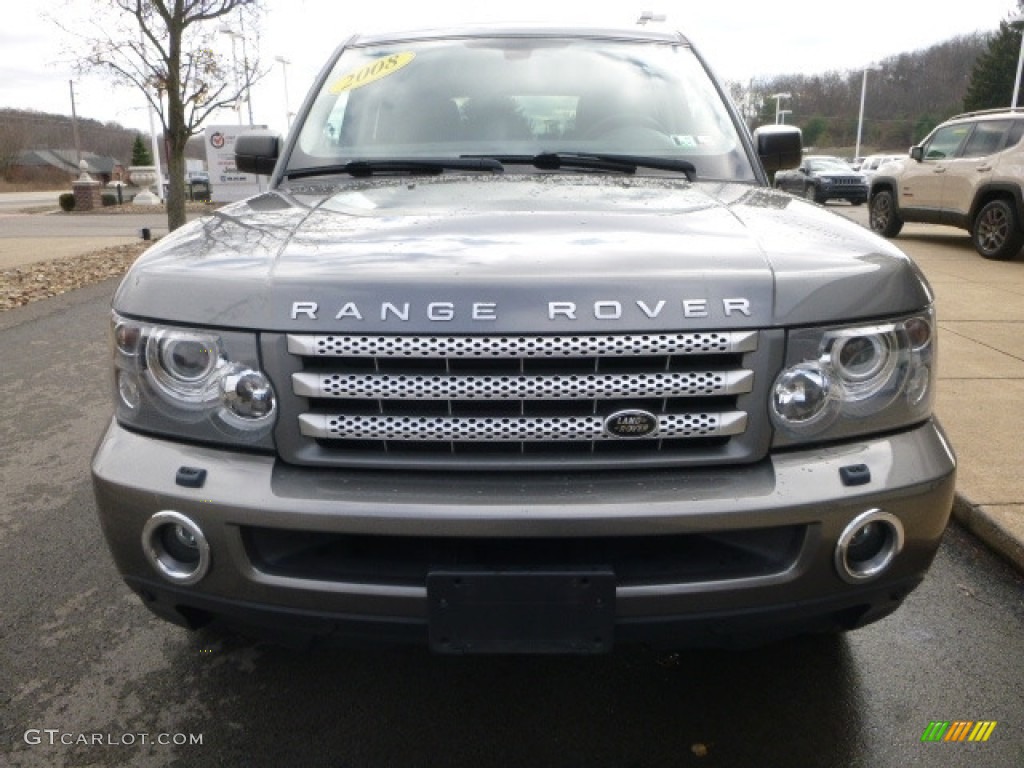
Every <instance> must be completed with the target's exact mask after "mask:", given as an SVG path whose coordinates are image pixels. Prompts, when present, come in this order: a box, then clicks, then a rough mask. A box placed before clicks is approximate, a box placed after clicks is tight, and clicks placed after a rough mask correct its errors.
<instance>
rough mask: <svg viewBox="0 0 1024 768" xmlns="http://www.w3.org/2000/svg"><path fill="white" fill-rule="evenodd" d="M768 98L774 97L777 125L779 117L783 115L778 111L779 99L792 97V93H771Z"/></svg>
mask: <svg viewBox="0 0 1024 768" xmlns="http://www.w3.org/2000/svg"><path fill="white" fill-rule="evenodd" d="M768 98H769V99H775V124H776V125H778V124H779V118H780V117H783V115H782V113H781V112H780V111H779V101H780V100H782V99H789V98H792V94H790V93H773V94H772V95H771V96H769V97H768ZM788 111H789V112H792V110H788Z"/></svg>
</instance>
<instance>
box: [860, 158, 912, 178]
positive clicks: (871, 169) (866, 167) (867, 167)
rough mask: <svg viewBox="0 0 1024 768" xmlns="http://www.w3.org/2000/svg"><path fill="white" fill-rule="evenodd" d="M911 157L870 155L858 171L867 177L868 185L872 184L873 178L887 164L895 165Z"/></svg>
mask: <svg viewBox="0 0 1024 768" xmlns="http://www.w3.org/2000/svg"><path fill="white" fill-rule="evenodd" d="M908 157H909V155H906V154H903V155H868V156H867V157H865V158H864V161H863V162H862V163H861V164H860V168H859V169H858V170H859V172H860V173H862V174H864V176H866V177H867V180H868V183H869V184H870V183H871V179H872V177H874V175H875V174H876V173H878V171H879V169H881V167H882V166H883V165H885V164H886V163H895V162H897V161H899V160H906V159H907V158H908Z"/></svg>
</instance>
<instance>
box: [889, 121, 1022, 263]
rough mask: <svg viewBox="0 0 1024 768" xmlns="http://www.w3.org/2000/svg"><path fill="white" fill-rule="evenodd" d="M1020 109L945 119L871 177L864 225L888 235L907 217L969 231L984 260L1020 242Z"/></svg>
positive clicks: (1004, 255) (1003, 255)
mask: <svg viewBox="0 0 1024 768" xmlns="http://www.w3.org/2000/svg"><path fill="white" fill-rule="evenodd" d="M1022 137H1024V114H1022V113H1021V112H1019V111H1013V110H1008V109H994V110H985V111H982V112H969V113H965V114H962V115H957V116H956V117H953V118H950V119H949V120H947V121H946V122H945V123H943V124H942V125H940V126H939V127H937V128H936V129H935V130H934V131H932V132H931V133H930V134H929V135H928V137H927V138H926V139H925V140H924V141H923V142H921V143H920V144H918V145H917V146H915V147H911V149H910V157H909V158H908V159H907V160H906V161H905V162H903V163H900V164H897V165H892V166H889V167H887V168H881V169H879V171H878V173H876V174H875V177H874V178H873V179H872V181H871V195H870V197H871V214H870V217H869V221H870V225H871V228H872V229H873V230H874V231H875V232H878V233H879V234H880V235H884V236H885V237H896V235H898V234H899V233H900V230H901V229H902V228H903V223H904V222H907V221H914V222H924V223H927V224H946V225H948V226H953V227H959V228H960V229H966V230H967V231H968V232H970V233H971V239H972V240H973V241H974V247H975V248H976V249H977V251H978V253H980V254H981V255H982V256H984V257H985V258H986V259H998V260H1003V259H1012V258H1013V257H1014V256H1016V255H1017V254H1018V253H1019V252H1020V250H1021V247H1022V246H1024V145H1022V144H1021V138H1022Z"/></svg>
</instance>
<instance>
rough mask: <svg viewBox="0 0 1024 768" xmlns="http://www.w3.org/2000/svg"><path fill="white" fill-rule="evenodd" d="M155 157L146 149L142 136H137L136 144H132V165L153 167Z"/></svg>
mask: <svg viewBox="0 0 1024 768" xmlns="http://www.w3.org/2000/svg"><path fill="white" fill-rule="evenodd" d="M152 164H153V156H152V155H151V154H150V153H149V149H148V148H147V147H146V142H144V141H143V140H142V136H141V135H140V134H135V143H134V144H132V165H152Z"/></svg>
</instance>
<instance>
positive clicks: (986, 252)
mask: <svg viewBox="0 0 1024 768" xmlns="http://www.w3.org/2000/svg"><path fill="white" fill-rule="evenodd" d="M971 239H973V240H974V247H975V248H976V249H977V250H978V253H980V254H981V255H982V256H984V257H985V258H986V259H996V260H998V261H1003V260H1005V259H1012V258H1013V257H1014V256H1016V255H1017V253H1018V252H1019V251H1020V249H1021V246H1022V245H1024V234H1021V231H1020V227H1019V226H1018V224H1017V213H1016V211H1015V210H1014V209H1013V206H1012V205H1011V204H1010V203H1008V202H1007V201H1006V200H992V201H991V202H988V203H985V205H984V206H983V207H982V209H981V210H980V211H978V215H977V217H976V218H975V219H974V226H973V228H972V229H971Z"/></svg>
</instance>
